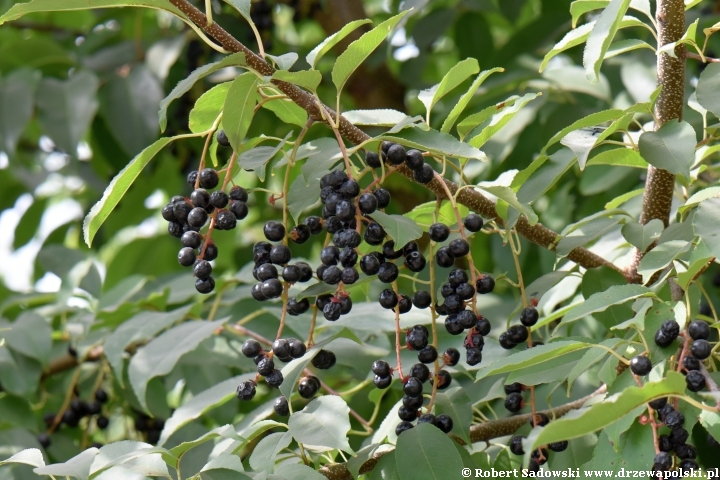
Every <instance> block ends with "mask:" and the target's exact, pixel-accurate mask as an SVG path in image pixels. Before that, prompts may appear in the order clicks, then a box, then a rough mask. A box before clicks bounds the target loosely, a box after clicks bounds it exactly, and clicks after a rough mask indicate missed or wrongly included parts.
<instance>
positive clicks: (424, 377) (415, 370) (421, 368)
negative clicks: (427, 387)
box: [410, 363, 430, 383]
mask: <svg viewBox="0 0 720 480" xmlns="http://www.w3.org/2000/svg"><path fill="white" fill-rule="evenodd" d="M410 376H411V377H413V378H417V379H418V380H420V382H421V383H425V382H427V381H428V380H429V379H430V369H429V368H428V367H427V365H425V364H422V363H416V364H415V365H413V366H412V367H410Z"/></svg>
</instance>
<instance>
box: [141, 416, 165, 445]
mask: <svg viewBox="0 0 720 480" xmlns="http://www.w3.org/2000/svg"><path fill="white" fill-rule="evenodd" d="M163 428H165V420H163V419H162V418H151V417H149V416H148V415H146V414H145V413H142V412H139V413H138V414H137V415H136V417H135V430H137V431H138V432H140V433H142V434H144V435H145V439H146V441H147V443H152V444H156V443H157V442H158V440H160V433H161V432H162V429H163Z"/></svg>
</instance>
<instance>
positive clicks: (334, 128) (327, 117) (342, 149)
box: [317, 101, 360, 214]
mask: <svg viewBox="0 0 720 480" xmlns="http://www.w3.org/2000/svg"><path fill="white" fill-rule="evenodd" d="M317 106H318V109H319V110H320V113H321V114H322V116H323V119H324V120H325V121H327V123H328V125H330V128H331V129H332V131H333V133H334V134H335V138H336V139H337V142H338V146H339V147H340V152H342V156H343V161H344V162H345V171H346V173H347V176H348V178H349V179H350V180H354V178H353V172H352V167H351V163H350V157H348V153H347V148H345V142H344V141H343V138H342V135H340V130H339V129H338V126H337V123H335V120H333V118H332V115H331V114H330V112H328V111H326V110H325V106H324V105H323V104H322V103H320V102H319V101H318V105H317ZM359 213H360V212H359V211H358V214H359Z"/></svg>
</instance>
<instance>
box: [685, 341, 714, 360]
mask: <svg viewBox="0 0 720 480" xmlns="http://www.w3.org/2000/svg"><path fill="white" fill-rule="evenodd" d="M690 353H692V355H693V357H695V358H697V359H698V360H705V359H706V358H708V357H709V356H710V354H711V353H712V345H710V342H708V341H707V340H702V339H700V340H695V341H694V342H693V343H692V344H691V345H690Z"/></svg>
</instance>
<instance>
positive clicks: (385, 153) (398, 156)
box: [365, 141, 435, 183]
mask: <svg viewBox="0 0 720 480" xmlns="http://www.w3.org/2000/svg"><path fill="white" fill-rule="evenodd" d="M381 157H382V160H381ZM383 161H384V162H386V163H389V164H390V165H395V166H398V165H402V164H403V163H404V164H405V165H406V166H407V167H408V168H409V169H410V170H412V171H413V178H414V179H415V181H416V182H418V183H430V181H432V179H433V178H435V171H434V170H433V168H432V167H431V166H430V165H428V164H427V163H425V160H424V159H423V155H422V152H420V151H419V150H407V151H406V150H405V147H403V146H402V145H399V144H397V143H393V142H388V141H384V142H382V144H381V147H380V155H378V154H377V153H375V152H367V153H366V155H365V163H367V165H368V166H369V167H371V168H380V167H381V166H382V162H383Z"/></svg>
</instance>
